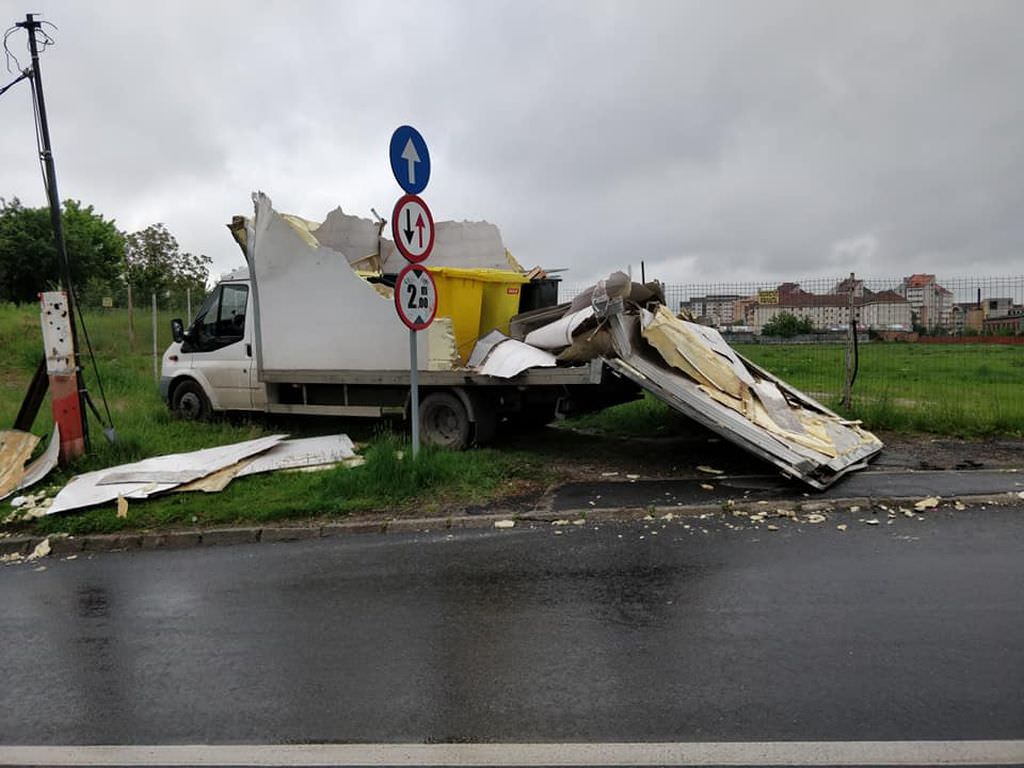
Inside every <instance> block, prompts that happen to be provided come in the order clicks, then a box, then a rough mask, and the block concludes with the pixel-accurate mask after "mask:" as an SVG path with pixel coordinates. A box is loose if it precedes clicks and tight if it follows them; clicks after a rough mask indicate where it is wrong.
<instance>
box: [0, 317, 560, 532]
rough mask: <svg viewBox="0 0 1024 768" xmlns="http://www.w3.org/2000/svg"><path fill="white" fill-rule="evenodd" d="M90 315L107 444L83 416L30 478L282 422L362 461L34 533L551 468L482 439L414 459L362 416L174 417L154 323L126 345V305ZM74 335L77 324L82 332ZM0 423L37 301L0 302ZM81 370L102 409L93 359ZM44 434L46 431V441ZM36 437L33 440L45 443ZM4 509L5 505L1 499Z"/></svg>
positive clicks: (413, 503) (15, 401)
mask: <svg viewBox="0 0 1024 768" xmlns="http://www.w3.org/2000/svg"><path fill="white" fill-rule="evenodd" d="M169 320H170V316H169V315H167V316H166V317H161V318H160V319H159V321H158V323H159V324H158V328H157V330H158V349H159V351H160V352H161V353H162V352H163V349H164V348H165V347H166V345H167V344H169V343H170V330H169ZM86 322H87V324H88V328H89V333H90V336H91V338H92V341H93V344H94V348H95V351H96V356H97V363H98V367H99V370H100V374H101V376H102V378H103V384H104V388H105V390H106V393H107V397H108V399H109V401H110V406H111V411H112V412H113V419H114V424H115V428H116V431H117V435H118V440H117V442H116V443H114V444H112V445H111V444H109V443H108V442H107V441H106V440H105V439H104V437H103V435H102V433H101V431H100V428H99V425H98V424H97V423H96V420H95V419H90V428H91V429H90V432H91V438H92V448H91V451H90V453H89V454H88V455H87V456H85V457H83V458H82V459H80V460H78V461H77V462H75V463H74V464H73V465H72V466H71V467H69V468H67V469H65V470H59V471H57V472H54V473H53V474H51V476H50V477H49V478H47V480H46V481H44V483H42V484H40V486H38V487H37V488H33V489H32V490H33V491H35V490H38V489H39V488H46V487H49V488H51V489H53V492H55V490H56V489H57V488H59V487H60V486H62V485H63V484H64V483H65V482H67V480H69V479H70V478H71V476H72V475H74V474H78V473H81V472H87V471H91V470H94V469H100V468H103V467H108V466H114V465H117V464H124V463H128V462H132V461H137V460H139V459H142V458H145V457H148V456H156V455H160V454H167V453H180V452H185V451H192V450H198V449H200V448H207V447H211V446H216V445H225V444H228V443H234V442H239V441H242V440H249V439H252V438H255V437H260V436H262V435H267V434H273V433H280V432H287V433H290V434H292V435H293V436H300V435H308V434H326V433H331V432H339V431H344V432H347V433H348V434H349V435H350V436H351V437H352V438H353V439H355V440H364V439H365V440H366V441H367V445H366V447H365V450H364V451H363V454H364V456H365V458H366V464H365V465H364V466H362V467H358V468H354V469H348V468H344V467H341V468H337V469H333V470H327V471H323V472H317V473H282V472H278V473H272V474H269V475H262V476H253V477H247V478H242V479H238V480H235V481H233V482H232V483H231V484H230V485H229V486H228V487H227V488H226V489H225V490H224V491H222V492H220V493H212V494H207V493H201V492H196V493H171V494H166V495H163V496H160V497H156V498H153V499H148V500H145V501H129V515H128V517H127V518H126V519H121V518H118V517H117V516H116V514H115V506H114V505H113V504H108V505H106V506H103V507H98V508H94V509H89V510H85V511H82V512H75V513H70V514H67V515H59V516H53V517H48V518H43V519H40V520H37V521H35V522H34V523H31V524H21V525H19V526H16V528H19V529H21V530H26V529H27V530H31V531H33V532H36V533H39V534H50V533H57V532H60V531H64V532H68V533H72V534H84V533H107V532H114V531H119V530H125V529H139V528H162V527H180V526H183V525H186V526H190V525H207V526H208V525H222V524H230V523H246V522H249V523H252V522H264V521H270V520H280V519H285V518H309V517H320V516H326V517H343V516H348V515H353V514H357V513H366V512H386V513H392V514H402V513H406V512H411V511H417V512H420V513H424V514H442V513H443V511H444V509H445V508H446V507H449V506H451V505H464V504H475V503H482V502H485V501H487V500H489V499H492V498H494V497H500V496H503V495H509V494H515V493H518V492H520V491H522V490H524V489H525V488H526V487H527V486H528V485H529V484H530V483H536V482H538V481H537V478H540V481H541V482H542V481H543V480H544V479H545V478H546V477H547V474H546V470H545V469H544V468H543V467H542V466H540V462H539V460H537V459H536V458H534V457H531V456H529V455H527V454H525V453H522V452H519V453H516V452H499V451H493V450H477V451H468V452H464V453H453V452H446V451H438V450H431V449H426V448H425V449H424V450H422V451H421V452H420V455H419V456H418V457H417V459H416V461H412V460H411V458H401V459H400V458H399V455H405V454H408V447H407V446H406V445H405V443H404V442H403V440H402V439H401V438H399V437H398V436H396V435H395V434H394V433H392V432H391V431H389V429H388V428H387V425H384V427H383V428H382V427H380V426H379V425H378V424H377V423H376V422H374V421H372V420H369V419H364V420H348V421H343V420H329V419H315V420H313V419H291V420H285V421H282V420H280V419H277V420H269V421H268V420H267V419H263V418H260V417H253V418H232V419H221V420H216V421H213V422H210V423H191V422H182V421H178V420H176V419H174V418H173V417H172V416H171V414H170V412H169V411H168V409H167V407H166V405H165V404H164V403H163V401H162V400H161V399H160V395H159V392H158V389H157V383H156V381H155V380H154V377H153V361H152V353H151V349H152V335H151V334H152V326H151V325H150V321H149V319H148V318H147V317H142V316H139V315H138V314H137V316H136V344H135V347H134V351H132V349H131V348H130V347H129V344H128V339H127V333H126V331H125V328H126V315H125V313H124V312H123V311H120V312H119V311H112V312H103V311H95V312H87V313H86ZM79 335H80V337H81V336H82V334H81V332H80V334H79ZM0 350H2V352H0V428H8V427H10V425H11V424H12V423H13V421H14V418H15V416H16V414H17V411H18V408H19V406H20V404H21V401H22V398H23V397H24V391H25V388H26V386H27V384H28V381H29V380H30V378H31V376H32V372H33V370H34V368H35V365H36V362H37V360H38V357H39V355H40V354H41V351H42V340H41V333H40V330H39V319H38V311H37V309H36V308H35V307H34V306H23V307H14V306H11V305H0ZM86 378H87V382H88V385H89V389H90V392H91V393H92V394H93V398H94V399H95V400H96V402H97V405H99V406H100V408H101V410H102V404H101V403H100V397H99V388H98V386H97V384H96V381H95V375H94V371H93V369H92V366H91V365H87V376H86ZM51 424H52V419H51V416H50V405H49V401H47V402H46V403H44V405H43V407H42V408H41V409H40V412H39V416H38V417H37V418H36V421H35V424H34V425H33V430H32V431H33V432H34V433H36V434H38V435H40V436H45V435H46V434H47V433H48V432H49V431H50V429H51ZM44 442H45V441H44ZM42 447H43V443H41V444H40V447H39V449H38V450H42ZM0 509H3V510H4V512H6V511H7V510H8V509H9V508H8V507H7V506H6V505H3V507H0Z"/></svg>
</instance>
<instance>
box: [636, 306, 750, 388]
mask: <svg viewBox="0 0 1024 768" xmlns="http://www.w3.org/2000/svg"><path fill="white" fill-rule="evenodd" d="M643 314H644V320H645V321H647V322H642V323H641V325H642V331H641V332H642V333H643V337H644V338H645V339H646V340H647V342H648V343H649V344H650V345H651V346H653V347H654V348H655V349H657V350H658V352H659V353H661V356H662V357H663V358H664V360H665V362H666V363H668V364H669V365H671V366H672V367H673V368H678V369H679V370H680V371H682V372H683V373H685V374H686V375H687V376H689V377H690V378H691V379H694V380H695V381H697V382H699V383H701V384H704V385H707V386H713V387H717V388H718V389H720V390H722V391H723V392H725V393H726V394H728V395H730V396H732V397H735V398H737V399H742V398H743V394H744V384H745V383H746V382H744V381H743V379H742V378H741V377H740V376H739V375H738V374H737V371H736V369H735V368H734V367H733V365H732V362H731V360H729V358H728V357H726V356H724V355H722V354H720V353H719V352H718V351H716V350H715V348H713V347H712V346H711V345H710V344H709V343H708V341H707V339H706V336H705V334H704V333H703V332H702V330H703V326H699V325H697V324H696V323H688V322H686V321H685V320H680V319H679V318H677V317H676V316H675V315H673V314H672V313H671V312H669V311H668V309H666V308H665V307H664V306H661V307H658V311H657V312H656V313H654V314H653V315H652V314H650V313H647V312H645V313H643ZM723 344H724V342H723ZM730 351H731V350H730ZM748 378H749V375H748Z"/></svg>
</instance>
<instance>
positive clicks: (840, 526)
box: [836, 523, 848, 531]
mask: <svg viewBox="0 0 1024 768" xmlns="http://www.w3.org/2000/svg"><path fill="white" fill-rule="evenodd" d="M847 527H848V526H847V525H846V523H840V524H839V525H837V526H836V530H837V531H845V530H846V529H847Z"/></svg>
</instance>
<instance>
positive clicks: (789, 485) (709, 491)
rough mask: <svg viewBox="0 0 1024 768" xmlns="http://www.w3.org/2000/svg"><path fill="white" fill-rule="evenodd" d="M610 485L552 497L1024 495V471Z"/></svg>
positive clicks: (685, 501) (567, 506) (644, 501)
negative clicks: (821, 484)
mask: <svg viewBox="0 0 1024 768" xmlns="http://www.w3.org/2000/svg"><path fill="white" fill-rule="evenodd" d="M616 474H617V475H618V476H617V477H616V478H615V479H609V480H608V481H604V482H588V483H565V484H563V485H561V486H559V487H558V488H557V489H556V491H555V493H554V495H553V497H552V499H551V508H552V509H553V510H554V511H556V512H567V511H570V510H580V509H582V510H586V509H619V508H622V507H625V508H633V509H636V508H640V509H643V508H646V507H648V506H656V507H672V506H677V505H678V506H684V505H691V504H721V503H722V502H725V501H728V500H736V501H758V500H761V499H764V500H773V501H798V502H800V501H805V500H806V501H822V502H828V501H831V500H833V499H850V498H875V499H887V498H903V499H908V498H915V497H916V498H924V497H926V496H939V497H940V498H944V499H949V498H956V497H958V496H990V495H996V494H1003V493H1020V492H1021V491H1024V472H1020V471H1018V470H1017V469H1011V470H1004V469H994V470H979V469H970V470H947V471H923V472H912V471H906V470H897V471H867V472H858V473H855V474H852V475H847V476H846V477H843V478H841V479H840V480H839V481H837V482H836V484H835V485H833V486H830V487H829V488H827V489H826V490H824V491H814V490H811V489H809V488H808V487H806V486H804V485H802V484H800V483H798V482H796V481H794V480H790V479H788V478H785V477H783V476H782V475H781V473H773V474H724V475H703V476H701V477H697V478H665V479H655V480H651V479H635V480H629V479H627V478H626V477H624V476H623V475H621V474H619V473H616Z"/></svg>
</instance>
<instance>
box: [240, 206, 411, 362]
mask: <svg viewBox="0 0 1024 768" xmlns="http://www.w3.org/2000/svg"><path fill="white" fill-rule="evenodd" d="M253 199H254V202H255V204H256V219H255V225H254V229H253V236H252V240H251V242H250V243H249V246H250V247H249V249H248V253H247V257H248V259H249V261H250V263H249V272H250V275H251V278H252V282H253V294H254V299H255V301H256V303H257V305H258V309H257V312H256V317H257V325H256V332H257V334H258V337H259V339H258V343H257V344H256V345H255V346H256V349H257V350H258V352H259V354H260V355H261V357H260V359H259V361H258V362H259V366H260V371H261V373H262V372H266V371H338V370H407V369H408V367H409V331H408V329H407V328H406V327H405V326H404V325H402V322H401V321H400V320H399V319H398V316H397V314H396V312H395V305H394V302H393V301H390V300H388V299H386V298H384V297H382V296H381V295H380V294H379V293H377V291H375V290H374V289H373V286H371V285H370V284H368V283H367V282H366V281H364V280H363V279H362V278H360V277H359V276H358V275H357V274H356V273H355V272H354V271H353V270H352V268H351V267H350V266H349V264H348V261H347V259H346V257H345V255H344V254H342V253H340V252H339V251H336V250H333V249H332V248H328V247H325V246H322V245H321V246H318V247H312V246H310V245H309V244H308V243H307V242H306V241H305V240H304V239H303V238H302V237H301V236H300V235H299V234H298V233H297V232H296V231H295V229H294V228H293V227H292V226H291V225H289V224H288V222H286V221H284V219H283V218H282V217H281V216H280V215H279V214H278V213H277V212H276V211H275V210H274V209H273V206H272V205H271V202H270V198H268V197H267V196H266V195H264V194H262V193H257V194H256V195H254V198H253ZM416 336H417V344H418V359H419V361H420V368H421V369H426V368H427V366H428V361H429V359H430V357H429V354H428V346H427V338H426V336H427V334H425V333H419V334H416ZM371 339H372V343H371V342H370V340H371Z"/></svg>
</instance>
